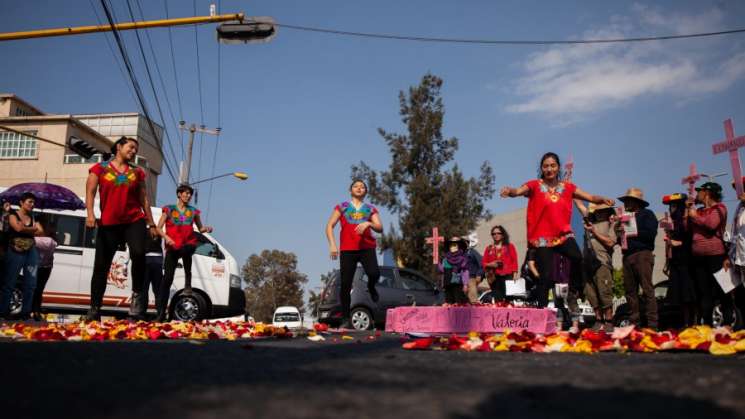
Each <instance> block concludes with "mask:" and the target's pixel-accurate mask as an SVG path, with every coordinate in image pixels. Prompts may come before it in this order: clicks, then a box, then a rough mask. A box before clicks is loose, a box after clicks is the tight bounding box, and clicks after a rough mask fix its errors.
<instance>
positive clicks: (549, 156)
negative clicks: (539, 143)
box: [538, 151, 564, 180]
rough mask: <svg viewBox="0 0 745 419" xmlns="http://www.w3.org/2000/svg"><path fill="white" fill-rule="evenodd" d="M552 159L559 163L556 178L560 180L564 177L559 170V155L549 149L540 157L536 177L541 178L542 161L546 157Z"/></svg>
mask: <svg viewBox="0 0 745 419" xmlns="http://www.w3.org/2000/svg"><path fill="white" fill-rule="evenodd" d="M550 158H551V159H554V160H556V164H558V165H559V174H558V175H557V176H556V177H557V179H559V180H561V179H562V178H563V177H564V173H563V172H562V170H561V159H559V155H558V154H556V153H554V152H552V151H549V152H548V153H546V154H544V155H543V157H541V161H540V163H538V179H543V162H544V161H546V159H550Z"/></svg>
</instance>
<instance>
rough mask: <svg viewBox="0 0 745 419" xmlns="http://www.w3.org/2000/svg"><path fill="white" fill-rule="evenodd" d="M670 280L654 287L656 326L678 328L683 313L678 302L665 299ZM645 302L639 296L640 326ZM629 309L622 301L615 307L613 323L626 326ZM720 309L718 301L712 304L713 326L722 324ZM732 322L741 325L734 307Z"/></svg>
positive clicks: (734, 324) (738, 313)
mask: <svg viewBox="0 0 745 419" xmlns="http://www.w3.org/2000/svg"><path fill="white" fill-rule="evenodd" d="M669 286H670V282H669V281H667V280H665V281H662V282H659V283H657V284H656V285H655V286H654V288H655V292H654V294H655V297H656V298H657V317H658V326H659V328H660V329H680V328H682V327H683V313H682V312H681V310H680V306H679V305H678V304H674V303H671V302H670V301H668V299H667V291H668V289H669ZM644 307H645V303H644V299H643V298H639V312H640V316H639V317H640V318H639V323H640V325H641V326H642V327H644V326H646V325H647V318H646V315H645V309H644ZM630 315H631V311H630V310H629V305H628V303H623V304H621V305H620V306H618V307H617V308H616V312H615V313H614V315H613V323H614V324H615V325H616V326H626V325H628V324H629V317H630ZM723 317H724V316H723V315H722V309H721V306H720V305H719V303H717V304H716V305H715V306H714V313H713V323H714V326H715V327H718V326H722V325H723ZM733 318H734V319H735V321H734V323H733V324H731V325H730V326H735V327H736V326H738V325H742V322H743V318H742V313H740V311H739V310H738V309H737V308H735V309H734V312H733Z"/></svg>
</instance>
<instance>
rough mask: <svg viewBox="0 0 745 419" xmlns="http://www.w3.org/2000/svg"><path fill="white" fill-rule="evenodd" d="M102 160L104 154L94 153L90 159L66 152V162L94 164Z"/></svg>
mask: <svg viewBox="0 0 745 419" xmlns="http://www.w3.org/2000/svg"><path fill="white" fill-rule="evenodd" d="M101 161H103V156H101V154H94V155H92V156H91V158H90V159H84V158H83V156H79V155H77V154H65V164H81V163H87V164H93V163H100V162H101Z"/></svg>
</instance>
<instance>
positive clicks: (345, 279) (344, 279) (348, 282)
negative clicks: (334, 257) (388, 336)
mask: <svg viewBox="0 0 745 419" xmlns="http://www.w3.org/2000/svg"><path fill="white" fill-rule="evenodd" d="M358 262H359V263H361V264H362V269H364V270H365V274H366V275H367V287H368V288H371V287H374V286H375V285H376V284H377V283H378V280H379V279H380V268H379V267H378V257H377V256H376V255H375V249H362V250H343V251H342V252H341V254H340V255H339V267H340V271H341V295H339V299H340V300H341V312H342V315H343V317H344V318H345V319H348V318H349V311H350V306H351V304H352V296H351V292H352V282H353V281H354V273H355V271H357V263H358Z"/></svg>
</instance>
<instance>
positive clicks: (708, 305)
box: [693, 255, 734, 326]
mask: <svg viewBox="0 0 745 419" xmlns="http://www.w3.org/2000/svg"><path fill="white" fill-rule="evenodd" d="M726 257H727V256H726V255H717V256H695V257H694V258H693V276H694V281H695V282H696V291H697V294H698V308H699V315H700V316H701V319H703V321H704V324H707V325H709V326H711V324H712V320H713V319H712V314H713V312H714V301H715V300H719V302H720V303H721V308H722V320H723V321H724V324H727V325H731V324H732V322H733V321H734V319H733V317H732V311H733V310H734V303H733V301H732V294H731V293H730V294H725V293H724V292H723V291H722V288H721V287H720V286H719V283H718V282H717V280H716V279H715V278H714V273H716V272H718V271H719V270H721V269H722V266H723V265H724V258H726Z"/></svg>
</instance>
